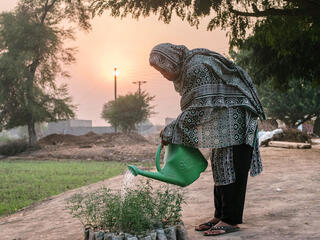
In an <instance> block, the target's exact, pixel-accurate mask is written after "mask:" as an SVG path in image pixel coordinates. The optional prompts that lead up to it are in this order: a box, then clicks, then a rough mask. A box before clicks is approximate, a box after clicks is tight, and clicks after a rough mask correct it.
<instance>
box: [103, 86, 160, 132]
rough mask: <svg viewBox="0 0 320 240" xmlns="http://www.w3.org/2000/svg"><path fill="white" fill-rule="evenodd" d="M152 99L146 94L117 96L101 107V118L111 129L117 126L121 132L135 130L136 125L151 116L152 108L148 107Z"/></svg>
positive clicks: (152, 97)
mask: <svg viewBox="0 0 320 240" xmlns="http://www.w3.org/2000/svg"><path fill="white" fill-rule="evenodd" d="M153 99H154V96H150V95H149V94H148V93H146V92H142V93H141V94H139V93H138V92H137V93H134V94H132V93H130V94H127V95H125V96H119V97H118V98H117V99H116V100H113V101H109V102H107V103H106V104H105V105H104V106H103V110H102V113H101V117H102V118H103V119H105V120H106V121H108V122H109V123H110V124H111V125H112V126H113V127H115V126H119V127H120V128H121V130H122V131H124V132H131V131H132V130H135V129H136V124H138V123H141V122H143V121H145V120H147V119H148V117H149V116H150V115H151V114H153V112H152V109H153V107H152V106H150V102H151V101H152V100H153Z"/></svg>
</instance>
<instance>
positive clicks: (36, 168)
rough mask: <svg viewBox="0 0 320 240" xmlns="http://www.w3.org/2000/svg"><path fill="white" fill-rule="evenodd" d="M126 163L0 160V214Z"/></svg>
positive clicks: (110, 174) (118, 171)
mask: <svg viewBox="0 0 320 240" xmlns="http://www.w3.org/2000/svg"><path fill="white" fill-rule="evenodd" d="M126 166H127V164H125V163H118V162H91V161H90V162H85V161H32V160H26V161H23V160H16V161H15V160H11V161H6V160H4V161H0V216H1V215H6V214H11V213H14V212H16V211H17V210H19V209H21V208H23V207H26V206H28V205H30V204H32V203H34V202H36V201H39V200H42V199H45V198H47V197H50V196H53V195H56V194H59V193H62V192H64V191H67V190H69V189H74V188H77V187H81V186H84V185H88V184H91V183H95V182H98V181H100V180H104V179H107V178H111V177H113V176H116V175H119V174H121V173H122V172H123V171H124V170H125V169H126Z"/></svg>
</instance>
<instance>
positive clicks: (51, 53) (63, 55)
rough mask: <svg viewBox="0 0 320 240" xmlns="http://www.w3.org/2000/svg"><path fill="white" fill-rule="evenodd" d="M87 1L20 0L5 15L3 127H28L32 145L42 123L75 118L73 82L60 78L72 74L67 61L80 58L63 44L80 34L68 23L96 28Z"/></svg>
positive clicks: (0, 58)
mask: <svg viewBox="0 0 320 240" xmlns="http://www.w3.org/2000/svg"><path fill="white" fill-rule="evenodd" d="M84 2H85V1H79V0H20V1H19V3H18V6H17V8H16V10H15V11H14V12H9V13H1V14H0V128H6V129H8V128H12V127H16V126H21V125H27V126H28V133H29V143H30V144H35V143H36V141H37V135H36V131H35V123H36V122H43V121H56V120H59V119H66V118H70V117H73V116H74V112H73V110H74V105H72V104H71V98H70V97H69V96H68V92H67V86H66V85H62V86H60V87H59V86H57V85H56V83H55V80H56V78H57V77H59V76H60V77H69V75H68V73H66V72H65V71H63V69H62V66H61V65H62V64H71V63H73V62H74V61H75V58H74V53H75V49H74V48H66V47H64V46H63V43H64V41H65V40H66V39H74V34H73V31H72V29H71V28H65V27H64V26H63V25H62V22H63V21H66V20H68V21H69V22H75V23H78V25H79V26H80V27H81V28H82V29H84V30H88V29H90V24H89V14H88V8H87V6H86V5H85V3H84ZM69 26H70V24H69Z"/></svg>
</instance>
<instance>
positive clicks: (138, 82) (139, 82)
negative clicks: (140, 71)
mask: <svg viewBox="0 0 320 240" xmlns="http://www.w3.org/2000/svg"><path fill="white" fill-rule="evenodd" d="M132 83H133V84H138V86H139V97H140V96H141V85H142V84H145V83H147V81H137V82H132Z"/></svg>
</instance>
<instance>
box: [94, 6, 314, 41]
mask: <svg viewBox="0 0 320 240" xmlns="http://www.w3.org/2000/svg"><path fill="white" fill-rule="evenodd" d="M91 2H92V4H91V10H92V12H93V15H95V14H102V13H103V12H104V11H105V10H110V15H111V16H113V17H126V16H128V15H129V14H131V15H132V17H133V18H136V19H138V18H139V17H140V16H142V17H148V16H150V14H154V15H159V20H161V21H163V22H164V23H170V21H171V18H172V15H173V14H176V15H177V16H178V17H179V18H181V19H182V20H185V19H186V20H187V21H188V23H189V24H190V25H191V26H198V25H199V23H200V19H201V18H203V17H205V16H211V15H212V16H214V17H213V18H212V19H211V21H210V22H209V24H208V27H207V28H208V30H212V29H214V28H221V29H228V35H229V37H230V43H231V47H233V46H235V45H238V44H240V43H241V40H243V39H245V37H246V31H247V30H248V29H250V28H252V27H253V26H254V25H255V24H259V22H260V21H261V20H263V19H264V18H265V17H270V16H285V17H286V18H291V17H292V16H297V17H308V18H309V20H310V23H315V22H316V19H317V18H319V16H320V4H319V3H318V2H317V1H314V0H304V1H298V0H289V1H284V0H250V1H247V0H240V1H239V0H218V1H216V0H193V1H191V0H178V1H168V0H166V1H154V0H147V1H145V0H122V1H114V0H92V1H91Z"/></svg>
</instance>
